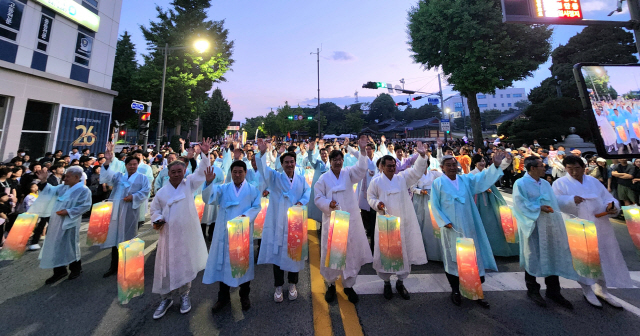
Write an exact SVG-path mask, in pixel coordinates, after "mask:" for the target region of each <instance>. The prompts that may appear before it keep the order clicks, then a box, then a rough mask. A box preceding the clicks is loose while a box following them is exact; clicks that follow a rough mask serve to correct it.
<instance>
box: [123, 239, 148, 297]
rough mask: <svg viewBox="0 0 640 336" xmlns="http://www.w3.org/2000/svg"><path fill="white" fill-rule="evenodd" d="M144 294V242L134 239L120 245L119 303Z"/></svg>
mask: <svg viewBox="0 0 640 336" xmlns="http://www.w3.org/2000/svg"><path fill="white" fill-rule="evenodd" d="M142 294H144V241H143V240H142V239H140V238H134V239H131V240H127V241H125V242H122V243H120V244H118V301H120V303H121V304H127V303H128V302H129V300H131V299H133V298H134V297H136V296H140V295H142Z"/></svg>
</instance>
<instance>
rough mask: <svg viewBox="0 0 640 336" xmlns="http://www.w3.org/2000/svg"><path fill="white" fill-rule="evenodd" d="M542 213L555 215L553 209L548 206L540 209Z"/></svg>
mask: <svg viewBox="0 0 640 336" xmlns="http://www.w3.org/2000/svg"><path fill="white" fill-rule="evenodd" d="M540 211H542V212H545V213H553V208H552V207H550V206H548V205H543V206H541V207H540Z"/></svg>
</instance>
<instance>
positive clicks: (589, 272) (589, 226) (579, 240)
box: [564, 219, 602, 279]
mask: <svg viewBox="0 0 640 336" xmlns="http://www.w3.org/2000/svg"><path fill="white" fill-rule="evenodd" d="M564 225H565V227H566V228H567V238H568V240H569V249H570V250H571V258H572V259H573V268H574V269H575V270H576V273H578V275H580V276H582V277H585V278H591V279H596V278H598V277H599V276H600V275H602V267H601V265H600V253H599V250H598V234H597V231H596V225H595V224H594V223H593V222H592V221H588V220H583V219H567V220H565V221H564Z"/></svg>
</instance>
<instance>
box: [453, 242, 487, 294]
mask: <svg viewBox="0 0 640 336" xmlns="http://www.w3.org/2000/svg"><path fill="white" fill-rule="evenodd" d="M456 261H457V263H458V277H459V278H460V294H461V295H462V296H464V297H466V298H467V299H469V300H478V299H484V293H483V292H482V282H481V281H480V273H479V272H478V259H477V258H476V246H475V244H474V243H473V239H471V238H461V237H458V238H457V239H456Z"/></svg>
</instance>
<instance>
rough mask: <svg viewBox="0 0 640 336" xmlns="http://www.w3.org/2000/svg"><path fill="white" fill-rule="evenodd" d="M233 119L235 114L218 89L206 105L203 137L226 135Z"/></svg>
mask: <svg viewBox="0 0 640 336" xmlns="http://www.w3.org/2000/svg"><path fill="white" fill-rule="evenodd" d="M231 119H233V112H232V111H231V106H230V105H229V102H228V101H227V100H226V99H225V98H224V97H223V96H222V91H220V89H219V88H216V89H215V90H214V91H213V93H212V94H211V97H210V98H209V99H207V101H206V102H205V105H204V113H203V114H202V117H201V120H202V123H203V125H204V126H203V128H202V136H203V137H208V138H215V137H219V136H221V135H224V131H226V130H227V127H228V126H229V122H230V121H231Z"/></svg>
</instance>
